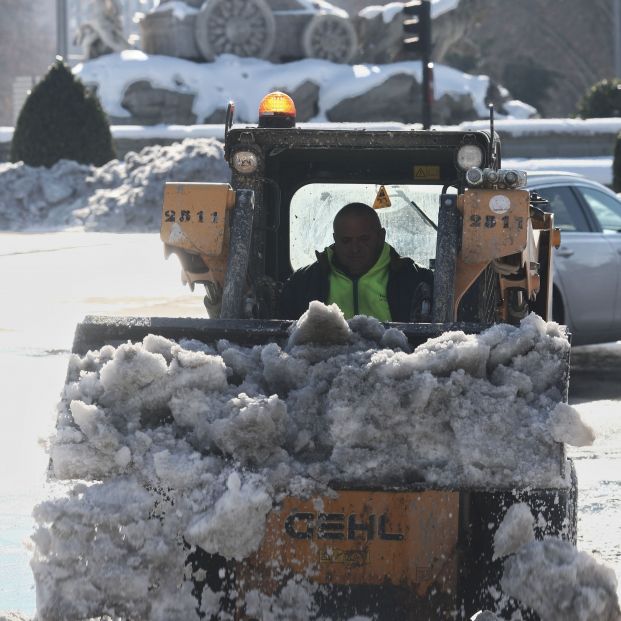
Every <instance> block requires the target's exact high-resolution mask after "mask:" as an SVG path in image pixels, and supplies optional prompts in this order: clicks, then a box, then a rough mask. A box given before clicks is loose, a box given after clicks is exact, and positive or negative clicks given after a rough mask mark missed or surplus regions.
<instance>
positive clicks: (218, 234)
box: [160, 183, 235, 257]
mask: <svg viewBox="0 0 621 621" xmlns="http://www.w3.org/2000/svg"><path fill="white" fill-rule="evenodd" d="M234 204H235V192H234V191H233V189H232V188H231V186H230V185H229V184H227V183H167V184H166V187H165V189H164V205H163V208H162V225H161V228H160V237H161V239H162V241H163V242H164V243H166V244H169V245H171V246H175V247H177V248H183V249H185V250H188V251H189V252H192V253H194V254H202V255H206V256H210V257H215V256H219V255H221V254H222V251H223V248H224V244H225V235H226V231H227V209H230V208H232V207H233V206H234Z"/></svg>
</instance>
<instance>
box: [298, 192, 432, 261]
mask: <svg viewBox="0 0 621 621" xmlns="http://www.w3.org/2000/svg"><path fill="white" fill-rule="evenodd" d="M381 187H382V186H379V185H375V184H321V183H316V184H309V185H305V186H303V187H301V188H300V189H299V190H298V191H297V192H296V193H295V194H294V195H293V198H292V199H291V209H290V258H291V267H292V268H293V269H294V270H296V269H299V268H300V267H303V266H305V265H309V264H310V263H313V262H314V261H315V259H316V257H315V250H319V251H323V250H324V249H325V248H326V247H327V246H330V245H331V244H332V243H333V241H334V240H333V237H332V221H333V220H334V216H335V215H336V213H337V212H338V211H339V210H340V209H341V207H343V206H345V205H346V204H347V203H354V202H360V203H366V204H367V205H371V206H372V205H373V203H374V202H375V198H376V196H377V194H378V192H379V191H380V188H381ZM383 187H384V189H385V191H386V194H387V196H388V199H389V200H390V206H388V207H383V208H381V209H378V210H377V214H378V216H379V219H380V222H381V223H382V226H383V227H384V228H385V229H386V241H387V242H388V243H389V244H390V245H391V246H393V247H394V248H395V250H396V251H397V252H398V253H399V254H400V255H401V256H405V257H410V258H411V259H413V260H414V261H415V262H416V263H418V264H419V265H422V266H423V267H431V265H432V264H433V259H434V258H435V253H436V226H437V222H438V206H439V201H440V193H441V191H442V188H441V186H420V185H416V186H413V185H411V186H410V185H386V186H383Z"/></svg>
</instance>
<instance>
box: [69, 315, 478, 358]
mask: <svg viewBox="0 0 621 621" xmlns="http://www.w3.org/2000/svg"><path fill="white" fill-rule="evenodd" d="M293 323H294V322H293V321H284V320H283V321H280V320H276V319H268V320H260V319H197V318H191V317H186V318H176V317H106V316H100V315H88V316H86V317H85V318H84V320H83V321H82V322H80V323H79V324H78V325H77V327H76V331H75V335H74V339H73V347H72V352H73V353H74V354H80V355H84V354H86V352H88V351H89V350H95V349H100V348H101V347H103V346H104V345H114V346H118V345H120V344H121V343H125V342H127V341H142V339H143V338H144V337H145V336H147V334H157V335H160V336H164V337H166V338H169V339H173V340H179V339H196V340H198V341H201V342H203V343H215V342H216V341H218V340H219V339H227V340H229V341H231V342H233V343H236V344H238V345H261V344H265V343H269V342H273V341H282V340H283V339H286V338H287V336H288V334H289V330H290V328H291V326H292V324H293ZM386 325H387V326H391V327H395V328H398V329H399V330H401V331H402V332H403V333H404V334H405V335H406V336H407V338H408V341H409V342H410V345H412V346H413V347H416V346H417V345H420V344H421V343H424V342H425V341H426V340H427V339H430V338H434V337H437V336H440V334H444V333H445V332H448V331H451V330H461V331H463V332H465V333H466V334H478V333H480V332H481V331H482V330H483V329H484V328H485V327H487V326H481V325H479V324H473V323H463V322H461V323H444V324H443V323H436V324H431V323H421V324H409V323H403V324H402V323H391V324H386Z"/></svg>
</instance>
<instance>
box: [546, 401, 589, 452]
mask: <svg viewBox="0 0 621 621" xmlns="http://www.w3.org/2000/svg"><path fill="white" fill-rule="evenodd" d="M549 423H550V432H551V433H552V437H553V438H554V440H555V441H556V442H566V443H567V444H571V446H591V444H593V442H594V441H595V432H594V431H593V429H592V428H591V427H589V426H588V425H587V424H586V423H584V422H583V421H582V419H581V418H580V414H579V413H578V411H577V410H576V409H575V408H572V407H571V406H570V405H568V404H567V403H559V404H557V406H556V407H555V408H554V410H552V412H551V413H550V419H549Z"/></svg>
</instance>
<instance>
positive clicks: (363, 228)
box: [333, 203, 386, 276]
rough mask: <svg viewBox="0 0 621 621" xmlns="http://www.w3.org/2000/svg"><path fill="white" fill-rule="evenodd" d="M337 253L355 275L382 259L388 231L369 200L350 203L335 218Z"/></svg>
mask: <svg viewBox="0 0 621 621" xmlns="http://www.w3.org/2000/svg"><path fill="white" fill-rule="evenodd" d="M333 230H334V254H335V255H336V259H337V261H338V263H339V265H340V266H341V267H342V268H344V269H345V271H347V273H348V274H350V275H351V276H362V275H363V274H365V273H366V272H368V271H369V270H370V269H371V268H372V267H373V265H375V262H376V261H377V259H378V258H379V256H380V254H381V252H382V249H383V247H384V241H385V239H386V231H385V230H384V229H383V228H382V225H381V223H380V219H379V217H378V215H377V212H376V211H375V209H373V208H371V207H369V205H366V204H365V203H349V204H347V205H345V206H344V207H343V208H342V209H341V210H340V211H339V212H338V213H337V214H336V216H335V217H334V223H333Z"/></svg>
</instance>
